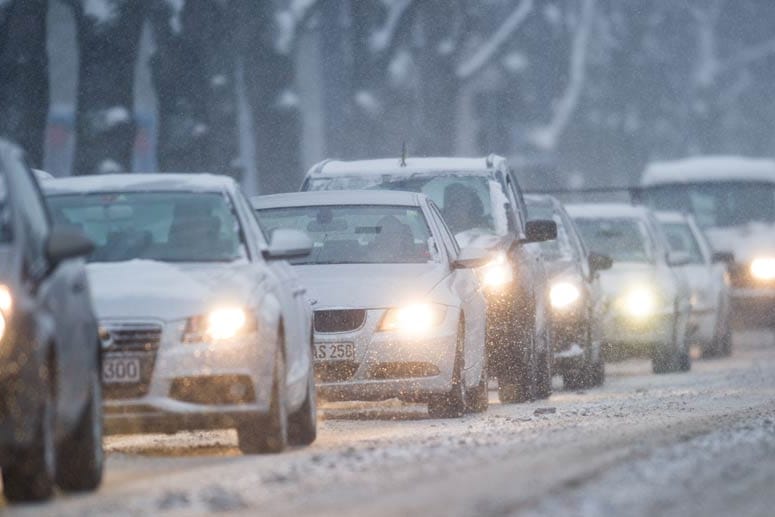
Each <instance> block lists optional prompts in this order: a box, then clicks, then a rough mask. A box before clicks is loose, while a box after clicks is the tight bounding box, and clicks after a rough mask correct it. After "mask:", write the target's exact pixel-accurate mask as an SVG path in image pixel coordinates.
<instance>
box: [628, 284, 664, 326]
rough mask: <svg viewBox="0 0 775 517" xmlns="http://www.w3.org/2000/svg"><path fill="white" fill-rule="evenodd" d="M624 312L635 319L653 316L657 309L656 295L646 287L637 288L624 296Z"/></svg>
mask: <svg viewBox="0 0 775 517" xmlns="http://www.w3.org/2000/svg"><path fill="white" fill-rule="evenodd" d="M623 302H624V310H625V311H626V312H627V314H628V315H629V316H631V317H633V318H636V319H645V318H648V317H651V316H653V315H654V313H655V312H656V309H657V295H656V293H655V292H654V291H653V290H651V289H649V288H647V287H637V288H635V289H632V290H631V291H629V292H628V293H627V294H626V295H625V296H624V300H623Z"/></svg>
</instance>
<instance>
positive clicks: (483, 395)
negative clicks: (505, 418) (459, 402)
mask: <svg viewBox="0 0 775 517" xmlns="http://www.w3.org/2000/svg"><path fill="white" fill-rule="evenodd" d="M489 379H490V378H489V375H488V374H487V361H486V359H485V364H484V366H483V367H482V375H481V377H480V379H479V384H478V385H477V386H476V388H473V389H472V390H470V391H469V392H468V411H469V412H471V413H484V412H485V411H487V408H488V407H489V406H490V391H489V387H488V384H489Z"/></svg>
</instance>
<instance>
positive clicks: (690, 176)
mask: <svg viewBox="0 0 775 517" xmlns="http://www.w3.org/2000/svg"><path fill="white" fill-rule="evenodd" d="M723 181H766V182H775V160H767V159H764V158H746V157H742V156H731V155H729V156H724V155H718V156H698V157H695V158H686V159H683V160H674V161H664V162H654V163H651V164H649V165H648V166H647V167H646V170H645V171H644V172H643V177H642V178H641V185H643V186H644V187H649V186H656V185H668V184H676V183H678V184H683V183H713V182H723Z"/></svg>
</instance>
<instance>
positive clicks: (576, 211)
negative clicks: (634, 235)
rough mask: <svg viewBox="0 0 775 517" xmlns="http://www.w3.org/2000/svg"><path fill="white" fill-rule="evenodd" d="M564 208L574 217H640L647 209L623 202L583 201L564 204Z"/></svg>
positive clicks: (645, 213)
mask: <svg viewBox="0 0 775 517" xmlns="http://www.w3.org/2000/svg"><path fill="white" fill-rule="evenodd" d="M565 210H566V211H567V212H568V214H570V216H571V217H573V218H574V219H578V218H602V219H609V218H617V217H626V218H638V219H640V218H642V217H645V216H646V215H647V214H648V212H649V210H648V208H644V207H642V206H633V205H628V204H625V203H595V204H593V203H583V204H575V205H565Z"/></svg>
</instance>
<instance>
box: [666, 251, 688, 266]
mask: <svg viewBox="0 0 775 517" xmlns="http://www.w3.org/2000/svg"><path fill="white" fill-rule="evenodd" d="M691 261H692V259H691V257H690V256H689V254H688V253H686V252H685V251H670V252H668V253H667V263H668V264H669V265H671V266H674V267H680V266H685V265H687V264H688V263H689V262H691Z"/></svg>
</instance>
